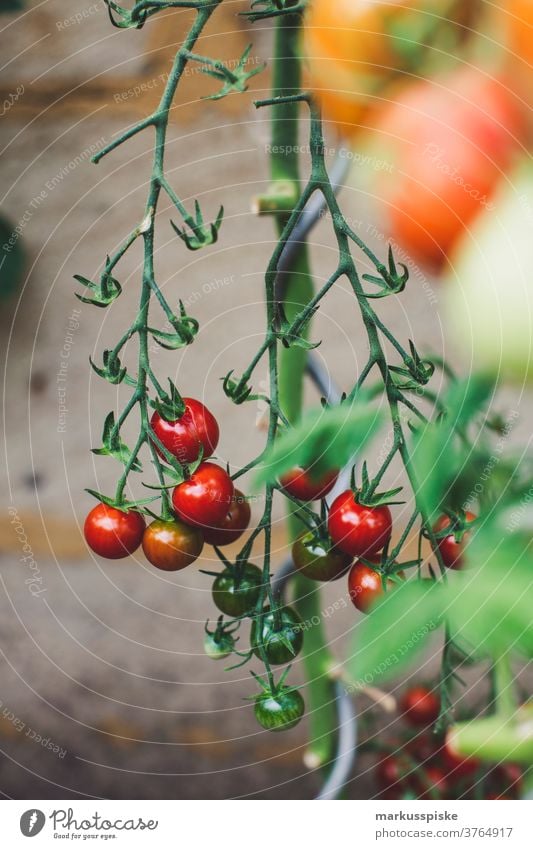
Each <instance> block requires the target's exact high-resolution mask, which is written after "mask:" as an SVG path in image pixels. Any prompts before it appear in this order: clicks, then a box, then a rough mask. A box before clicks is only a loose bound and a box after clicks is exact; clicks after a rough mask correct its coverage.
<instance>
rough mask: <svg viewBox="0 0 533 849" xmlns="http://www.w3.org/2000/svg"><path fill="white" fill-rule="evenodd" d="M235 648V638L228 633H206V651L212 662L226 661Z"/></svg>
mask: <svg viewBox="0 0 533 849" xmlns="http://www.w3.org/2000/svg"><path fill="white" fill-rule="evenodd" d="M234 648H235V638H234V637H233V636H232V635H231V634H228V633H227V632H225V633H222V634H217V633H216V632H215V633H212V634H211V633H206V634H205V636H204V651H205V653H206V655H207V656H208V657H210V658H211V660H224V658H226V657H229V656H230V654H231V653H232V652H233V649H234Z"/></svg>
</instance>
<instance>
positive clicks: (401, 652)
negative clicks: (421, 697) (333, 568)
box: [345, 580, 446, 686]
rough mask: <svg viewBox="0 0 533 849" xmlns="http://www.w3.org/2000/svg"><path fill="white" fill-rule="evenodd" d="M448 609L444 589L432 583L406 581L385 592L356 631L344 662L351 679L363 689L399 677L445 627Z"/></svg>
mask: <svg viewBox="0 0 533 849" xmlns="http://www.w3.org/2000/svg"><path fill="white" fill-rule="evenodd" d="M445 607H446V594H445V587H444V586H443V585H439V584H435V583H433V582H430V581H420V580H414V581H407V582H406V583H404V584H402V585H398V586H395V587H394V589H392V590H390V591H389V592H387V593H385V595H384V596H382V597H381V598H380V600H379V601H378V602H377V604H376V606H375V607H374V608H373V609H372V610H371V611H370V613H369V614H367V615H366V616H365V618H364V619H363V620H362V621H361V623H360V624H359V626H358V627H357V628H356V629H355V632H354V639H353V642H352V646H351V650H352V654H351V656H350V657H349V658H348V660H347V661H346V663H345V666H346V668H347V669H348V671H349V673H350V677H351V678H352V679H354V680H355V681H356V682H357V683H358V684H360V685H362V686H364V685H368V684H372V683H373V682H374V681H375V680H377V679H378V678H383V677H386V676H392V675H396V674H397V673H398V672H399V671H400V670H401V669H403V668H404V667H405V666H406V665H407V664H408V663H409V662H410V661H412V659H413V658H414V656H415V655H416V654H417V653H418V652H420V651H421V650H422V649H423V648H424V647H425V645H426V643H427V640H428V637H430V636H431V634H433V633H434V632H435V631H436V630H437V629H438V628H439V626H440V625H441V624H442V621H443V615H444V611H445Z"/></svg>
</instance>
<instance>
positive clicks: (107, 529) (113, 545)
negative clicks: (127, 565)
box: [83, 504, 146, 560]
mask: <svg viewBox="0 0 533 849" xmlns="http://www.w3.org/2000/svg"><path fill="white" fill-rule="evenodd" d="M145 527H146V522H145V521H144V519H143V517H142V516H141V514H140V513H137V512H136V511H135V510H128V511H124V510H117V508H116V507H109V506H108V505H107V504H97V505H96V507H93V509H92V510H91V512H90V513H89V514H88V516H87V518H86V519H85V525H84V528H83V532H84V534H85V539H86V541H87V545H88V546H89V547H90V548H92V550H93V551H94V552H96V554H99V555H100V556H101V557H107V558H108V559H109V560H119V559H120V558H121V557H127V556H128V554H133V552H134V551H135V550H136V549H137V548H139V546H140V544H141V540H142V538H143V534H144V529H145Z"/></svg>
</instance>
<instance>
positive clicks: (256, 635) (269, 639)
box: [250, 606, 303, 663]
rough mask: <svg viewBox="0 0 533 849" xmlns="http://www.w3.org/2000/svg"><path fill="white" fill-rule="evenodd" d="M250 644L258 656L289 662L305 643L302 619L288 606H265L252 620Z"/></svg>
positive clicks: (278, 661)
mask: <svg viewBox="0 0 533 849" xmlns="http://www.w3.org/2000/svg"><path fill="white" fill-rule="evenodd" d="M250 645H251V647H252V651H253V653H254V654H255V655H256V657H258V658H260V659H261V658H262V657H263V655H265V656H266V658H267V660H268V661H269V663H289V662H290V661H291V660H292V659H293V658H295V657H296V655H297V654H299V652H300V651H301V648H302V645H303V632H302V621H301V619H300V617H299V616H298V614H297V613H296V611H295V610H294V609H293V608H292V607H288V606H276V607H274V608H270V607H265V608H264V609H263V610H262V611H261V612H260V613H258V614H257V615H256V616H255V617H254V619H253V621H252V629H251V632H250Z"/></svg>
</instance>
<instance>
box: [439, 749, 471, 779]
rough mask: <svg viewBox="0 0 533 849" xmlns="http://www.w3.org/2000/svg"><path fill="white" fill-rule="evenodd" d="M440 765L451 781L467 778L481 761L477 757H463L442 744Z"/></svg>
mask: <svg viewBox="0 0 533 849" xmlns="http://www.w3.org/2000/svg"><path fill="white" fill-rule="evenodd" d="M441 757H442V765H443V768H444V769H445V770H446V772H447V773H448V775H449V776H450V778H451V779H452V780H453V781H456V780H457V779H461V778H468V777H469V776H471V775H473V774H474V773H476V772H477V771H478V770H479V768H480V766H481V762H480V761H478V760H477V758H463V757H461V755H457V754H456V753H455V752H454V751H453V750H452V749H450V747H449V746H448V745H444V747H443V749H442V753H441Z"/></svg>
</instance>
